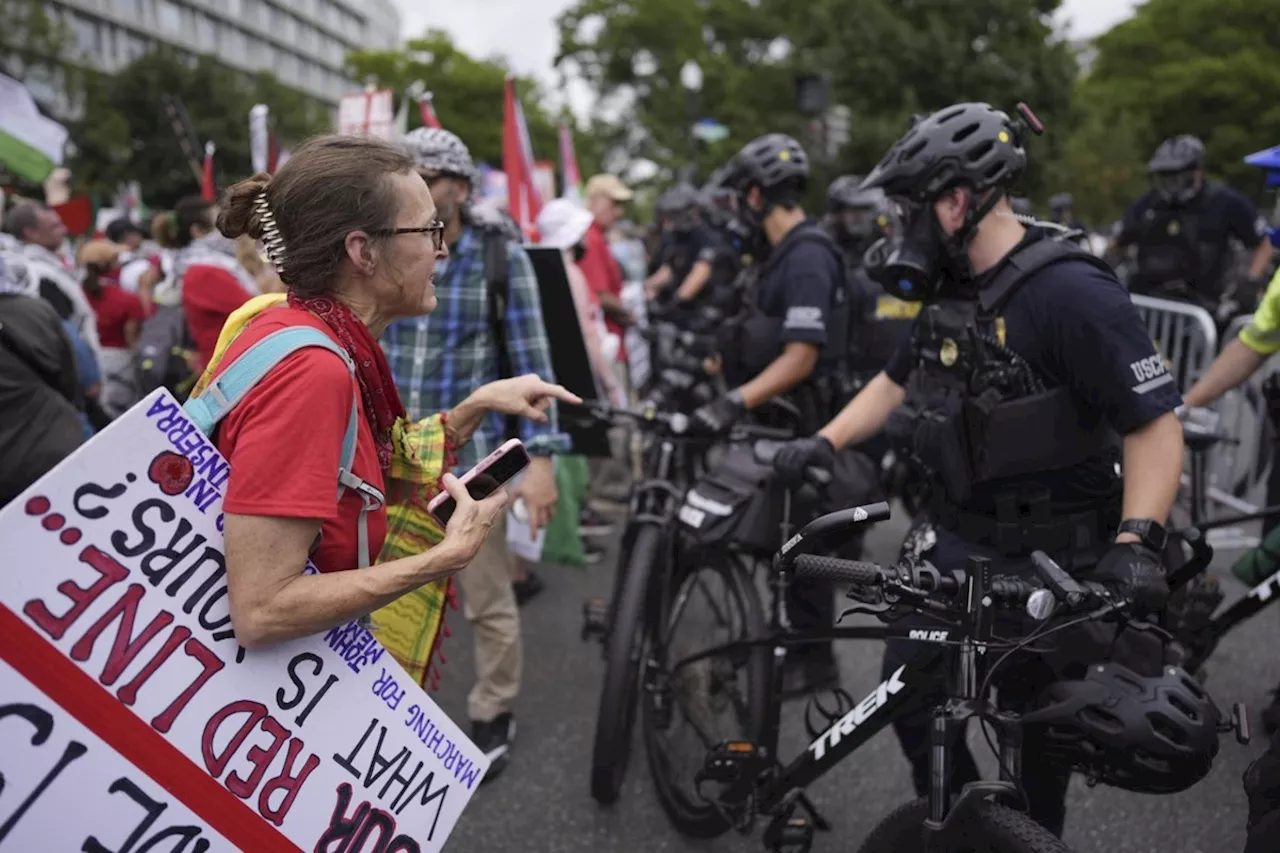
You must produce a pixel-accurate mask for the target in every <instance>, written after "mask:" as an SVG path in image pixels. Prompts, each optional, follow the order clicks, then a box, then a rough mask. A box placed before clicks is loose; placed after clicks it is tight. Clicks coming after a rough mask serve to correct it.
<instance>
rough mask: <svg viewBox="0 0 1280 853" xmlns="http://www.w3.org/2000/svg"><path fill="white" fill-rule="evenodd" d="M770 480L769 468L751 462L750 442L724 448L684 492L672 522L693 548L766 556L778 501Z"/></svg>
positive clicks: (775, 535)
mask: <svg viewBox="0 0 1280 853" xmlns="http://www.w3.org/2000/svg"><path fill="white" fill-rule="evenodd" d="M773 476H774V475H773V467H772V466H770V465H761V464H760V463H759V462H757V461H756V460H755V457H754V454H753V452H752V448H751V445H750V444H735V445H731V446H730V447H729V448H727V450H726V452H725V454H724V456H723V458H721V459H720V460H719V462H718V463H717V464H716V465H715V467H714V468H713V469H712V470H711V471H709V472H708V473H707V474H706V475H705V476H704V477H702V478H701V479H700V480H698V482H697V483H695V484H694V485H693V486H692V487H691V488H690V489H689V491H688V492H686V493H685V497H684V504H683V505H682V506H681V507H680V511H679V513H678V514H677V518H678V519H679V522H680V527H681V529H682V530H683V531H684V533H685V535H686V537H687V538H688V540H689V541H690V542H691V543H692V544H693V545H695V546H698V547H703V546H716V547H729V548H732V549H733V550H736V551H740V552H744V553H748V554H753V555H757V556H761V557H769V556H771V555H772V554H773V552H774V551H776V550H777V549H778V545H779V535H780V525H781V523H782V500H783V490H782V489H781V488H780V487H776V488H775V487H774V485H773Z"/></svg>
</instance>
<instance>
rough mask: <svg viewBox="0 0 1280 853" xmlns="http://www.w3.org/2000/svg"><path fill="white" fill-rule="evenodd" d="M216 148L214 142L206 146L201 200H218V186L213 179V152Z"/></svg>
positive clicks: (207, 143)
mask: <svg viewBox="0 0 1280 853" xmlns="http://www.w3.org/2000/svg"><path fill="white" fill-rule="evenodd" d="M214 150H215V149H214V146H213V143H212V142H206V143H205V144H204V176H203V177H202V178H201V180H200V198H202V199H204V200H205V201H217V200H218V185H217V184H216V183H214V179H213V152H214Z"/></svg>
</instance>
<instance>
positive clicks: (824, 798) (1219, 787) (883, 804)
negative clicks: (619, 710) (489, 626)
mask: <svg viewBox="0 0 1280 853" xmlns="http://www.w3.org/2000/svg"><path fill="white" fill-rule="evenodd" d="M904 528H905V519H902V518H898V519H895V520H893V521H890V522H886V523H885V524H882V525H880V526H879V528H878V529H876V530H874V531H872V533H871V534H870V536H869V537H868V542H869V548H870V553H869V555H868V556H869V558H871V559H880V560H884V559H889V558H892V557H893V556H894V555H895V554H896V552H897V547H898V544H899V542H900V540H901V536H902V531H903V529H904ZM1229 559H1230V555H1229V554H1223V555H1220V559H1219V560H1218V561H1216V562H1217V564H1218V565H1219V566H1221V564H1223V563H1228V560H1229ZM613 564H614V559H613V555H612V554H611V555H610V556H609V557H608V558H607V559H606V560H605V561H604V562H602V563H601V564H599V565H598V566H594V567H591V568H589V569H587V570H585V571H584V570H578V569H569V568H564V567H558V566H547V567H543V568H541V569H540V570H539V572H540V574H541V575H542V577H543V579H544V580H545V581H546V583H547V589H546V590H545V591H544V592H543V593H542V594H541V595H540V596H539V597H537V598H535V599H534V600H533V601H531V602H529V603H528V604H527V605H526V606H525V607H524V608H523V610H522V619H523V632H524V640H525V664H524V686H523V692H522V695H521V696H520V698H519V700H518V702H517V705H516V708H515V717H516V721H517V727H518V733H517V737H516V741H515V747H514V751H513V756H512V762H511V765H510V766H509V767H508V768H507V771H506V772H505V773H504V774H503V775H502V776H501V777H499V778H498V779H496V780H494V781H493V782H492V783H490V784H487V785H485V786H484V787H482V788H481V789H480V790H479V791H478V792H477V793H476V795H475V797H474V799H473V800H472V802H471V804H470V805H469V806H468V809H467V811H466V812H465V813H464V815H463V816H462V819H461V820H460V821H459V823H458V825H457V827H456V828H455V829H454V832H453V835H452V836H451V838H450V839H449V841H448V842H447V843H446V845H445V849H446V850H448V851H450V853H579V851H581V853H614V851H616V853H641V851H644V852H645V853H648V851H694V850H696V851H713V853H720V851H751V850H763V849H764V848H763V845H762V844H761V842H760V840H759V837H758V835H759V829H760V828H761V827H760V826H758V827H757V833H756V834H755V835H753V836H749V837H744V836H741V835H738V834H736V833H735V834H730V835H727V836H723V837H721V838H719V839H715V840H713V841H710V842H707V841H697V840H692V839H687V838H684V837H682V836H681V835H680V834H679V833H677V832H676V831H675V830H674V829H673V828H672V827H671V826H670V824H669V823H668V822H667V820H666V816H665V815H664V813H663V812H662V810H661V809H660V808H659V806H658V803H657V800H656V799H655V796H654V793H653V790H652V787H651V785H650V783H649V779H648V769H647V767H646V766H645V762H644V756H643V747H642V745H641V743H640V741H639V738H638V737H637V738H636V740H635V742H634V745H633V747H632V756H633V758H632V760H631V763H630V769H629V771H628V776H627V782H626V790H625V791H624V792H623V795H622V798H621V799H620V801H619V802H618V803H617V804H616V805H614V806H613V807H611V808H608V809H606V808H602V807H600V806H599V805H597V804H596V803H595V801H594V800H592V799H591V795H590V792H589V788H588V773H589V767H590V758H591V743H592V737H593V732H594V721H595V713H596V705H597V702H598V698H599V697H598V691H599V687H600V681H601V678H602V674H603V670H604V666H603V662H602V660H601V653H600V649H599V646H598V645H597V644H595V643H592V644H585V643H583V642H582V641H581V640H580V638H579V629H580V626H581V606H582V602H583V600H584V599H585V598H587V597H590V596H593V595H605V594H607V593H608V591H609V589H610V582H611V577H612V573H613ZM1228 564H1229V563H1228ZM1225 583H1226V584H1227V585H1228V588H1229V589H1230V591H1231V594H1232V595H1238V594H1239V593H1240V592H1241V591H1242V589H1243V588H1242V587H1241V586H1240V585H1239V584H1237V583H1236V582H1235V581H1234V579H1231V578H1228V579H1227V580H1226V581H1225ZM450 625H451V626H452V628H453V631H454V633H453V636H452V637H451V638H450V639H448V640H447V641H446V645H445V649H446V654H447V655H448V658H449V661H448V663H447V665H446V666H445V667H444V670H443V671H444V678H443V684H442V686H441V689H440V691H439V692H438V693H437V694H436V696H435V698H436V700H437V701H438V702H439V703H440V704H441V705H442V707H443V708H444V710H445V711H446V712H447V713H448V714H449V715H450V716H451V717H453V719H455V720H457V721H459V722H460V723H464V724H465V719H466V710H465V709H466V703H465V698H466V692H467V690H468V689H469V688H470V686H471V678H472V673H473V671H474V670H473V668H472V654H471V634H470V630H469V628H468V626H467V625H466V622H465V620H463V619H462V618H461V614H460V613H458V612H454V613H453V614H451V615H450ZM880 645H881V644H880V643H879V642H876V641H852V642H846V643H844V644H842V646H841V647H838V651H837V654H838V655H839V658H840V664H841V674H842V683H843V686H844V688H845V689H846V690H848V691H849V693H851V694H852V695H853V696H854V697H861V696H863V695H865V693H866V692H867V691H868V690H870V689H871V688H872V687H874V686H875V684H876V683H878V681H879V676H878V673H879V667H880ZM1277 649H1280V620H1277V617H1276V614H1275V613H1273V612H1263V613H1261V614H1259V616H1258V617H1256V618H1255V619H1253V620H1252V621H1250V622H1247V623H1245V624H1243V625H1241V626H1239V627H1238V628H1237V630H1236V632H1235V633H1234V634H1232V635H1231V636H1229V637H1228V638H1227V639H1226V640H1225V641H1224V642H1223V643H1222V645H1221V646H1220V647H1219V649H1218V651H1217V653H1216V655H1215V657H1214V658H1213V659H1212V660H1211V661H1210V664H1209V682H1208V687H1209V689H1210V691H1211V693H1212V694H1213V696H1214V698H1215V699H1216V700H1217V701H1218V702H1219V704H1220V705H1221V706H1223V707H1224V708H1225V707H1227V706H1229V703H1231V702H1235V701H1243V702H1245V703H1247V704H1248V706H1249V708H1250V710H1251V716H1252V717H1253V719H1254V727H1255V729H1259V730H1260V723H1258V721H1257V712H1258V711H1259V710H1261V708H1262V707H1263V705H1264V703H1265V701H1267V698H1268V697H1267V692H1268V691H1269V690H1270V689H1271V687H1272V686H1274V685H1275V684H1276V682H1277V680H1280V662H1277V660H1276V657H1277V655H1276V651H1277ZM801 713H802V705H800V704H799V703H790V704H789V705H788V706H787V709H786V710H785V711H784V724H785V731H784V737H783V750H784V753H785V754H786V755H794V754H797V753H798V752H799V750H801V749H803V748H804V746H805V745H806V744H807V742H808V739H807V738H806V737H805V735H804V731H803V727H802V722H801V720H800V715H801ZM970 742H971V743H973V744H975V746H974V755H975V756H977V757H978V761H979V764H980V765H981V766H982V767H983V769H984V772H986V773H989V774H991V775H994V763H993V762H992V761H991V760H990V757H989V756H990V752H989V750H988V749H987V748H986V746H985V745H981V746H978V745H977V744H978V743H980V741H979V740H978V739H977V738H976V735H975V734H974V732H972V731H971V732H970ZM1262 749H1263V743H1262V740H1261V738H1260V737H1259V738H1255V740H1254V743H1253V744H1251V745H1250V746H1240V745H1238V744H1236V742H1235V740H1234V739H1233V738H1231V737H1230V736H1227V737H1224V738H1223V740H1222V750H1221V752H1220V754H1219V757H1218V761H1217V764H1216V766H1215V767H1214V770H1213V771H1212V773H1211V775H1210V776H1209V777H1208V778H1207V779H1205V780H1204V781H1202V782H1201V783H1200V784H1199V785H1197V786H1196V787H1194V788H1192V789H1191V790H1189V791H1186V792H1183V793H1181V794H1178V795H1174V796H1165V797H1155V796H1148V795H1141V794H1132V793H1129V792H1125V791H1119V790H1115V789H1112V788H1105V787H1097V788H1093V789H1090V788H1089V787H1088V786H1086V785H1085V783H1084V780H1083V779H1081V778H1079V777H1076V779H1074V780H1073V783H1072V789H1071V793H1070V797H1069V800H1068V817H1067V831H1066V841H1067V843H1068V844H1069V845H1070V846H1071V848H1072V850H1074V851H1076V853H1231V851H1239V850H1242V849H1243V847H1244V823H1245V815H1246V809H1245V800H1244V794H1243V791H1242V789H1241V784H1240V777H1241V774H1242V773H1243V772H1244V769H1245V767H1246V766H1247V765H1248V763H1249V761H1250V760H1251V759H1252V757H1253V756H1254V755H1256V754H1257V753H1258V752H1260V751H1261V750H1262ZM984 762H985V763H984ZM809 793H810V795H811V797H812V798H813V800H814V801H815V802H816V803H817V805H818V807H819V808H820V809H821V810H822V811H823V812H824V814H825V815H826V816H827V818H828V819H829V820H830V821H831V822H832V824H833V825H834V830H833V831H832V832H830V833H820V834H819V835H818V837H817V839H816V840H815V843H814V848H813V849H814V851H815V853H825V851H849V853H852V851H855V850H857V849H858V846H859V845H860V844H861V842H862V840H863V838H865V836H866V835H867V833H868V832H869V831H870V830H871V828H872V827H873V826H874V825H875V823H876V822H877V821H878V820H879V819H880V817H881V816H883V815H884V814H886V813H887V812H888V811H890V810H891V809H892V808H894V807H895V806H897V805H899V804H901V803H903V802H905V801H907V800H908V799H910V798H911V796H912V794H911V787H910V780H909V778H908V774H907V765H906V761H905V759H904V758H902V756H901V754H900V753H899V751H898V745H897V742H896V741H895V739H894V738H893V735H892V734H891V733H890V732H888V731H886V732H882V733H881V734H880V735H878V736H877V737H876V738H875V739H874V740H872V741H871V742H869V743H868V744H866V745H865V746H864V747H863V748H862V749H860V750H858V751H857V752H855V753H854V754H853V755H852V756H851V757H850V758H849V759H847V760H846V761H844V762H843V763H842V764H841V765H839V766H838V767H837V768H836V769H835V770H834V771H833V772H831V773H829V774H827V776H825V777H824V778H822V779H821V780H819V781H818V782H817V783H816V784H815V785H814V786H812V787H811V788H810V789H809ZM904 853H910V851H904Z"/></svg>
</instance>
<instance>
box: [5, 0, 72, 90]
mask: <svg viewBox="0 0 1280 853" xmlns="http://www.w3.org/2000/svg"><path fill="white" fill-rule="evenodd" d="M0 21H4V26H3V27H0V72H3V73H5V74H8V75H9V76H10V77H13V78H15V79H18V80H22V79H23V78H24V77H26V75H27V74H28V73H29V72H30V71H31V69H33V68H34V69H40V70H45V71H58V70H61V69H65V67H66V65H67V62H66V52H67V51H66V45H67V39H66V32H65V27H64V26H63V25H62V22H61V21H60V20H58V19H57V18H56V17H50V16H49V14H48V12H47V11H46V9H45V4H44V3H42V2H40V0H0Z"/></svg>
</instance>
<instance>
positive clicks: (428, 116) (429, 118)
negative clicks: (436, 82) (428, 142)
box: [418, 92, 444, 128]
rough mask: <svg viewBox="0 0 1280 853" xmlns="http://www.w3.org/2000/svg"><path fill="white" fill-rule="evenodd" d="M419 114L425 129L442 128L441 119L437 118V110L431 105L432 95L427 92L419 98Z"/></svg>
mask: <svg viewBox="0 0 1280 853" xmlns="http://www.w3.org/2000/svg"><path fill="white" fill-rule="evenodd" d="M418 114H419V115H421V116H422V126H423V127H435V128H440V127H443V126H444V125H442V124H440V119H439V118H437V117H436V108H435V107H434V106H433V105H432V103H431V93H430V92H427V93H426V94H424V95H423V96H422V97H420V98H418Z"/></svg>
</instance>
